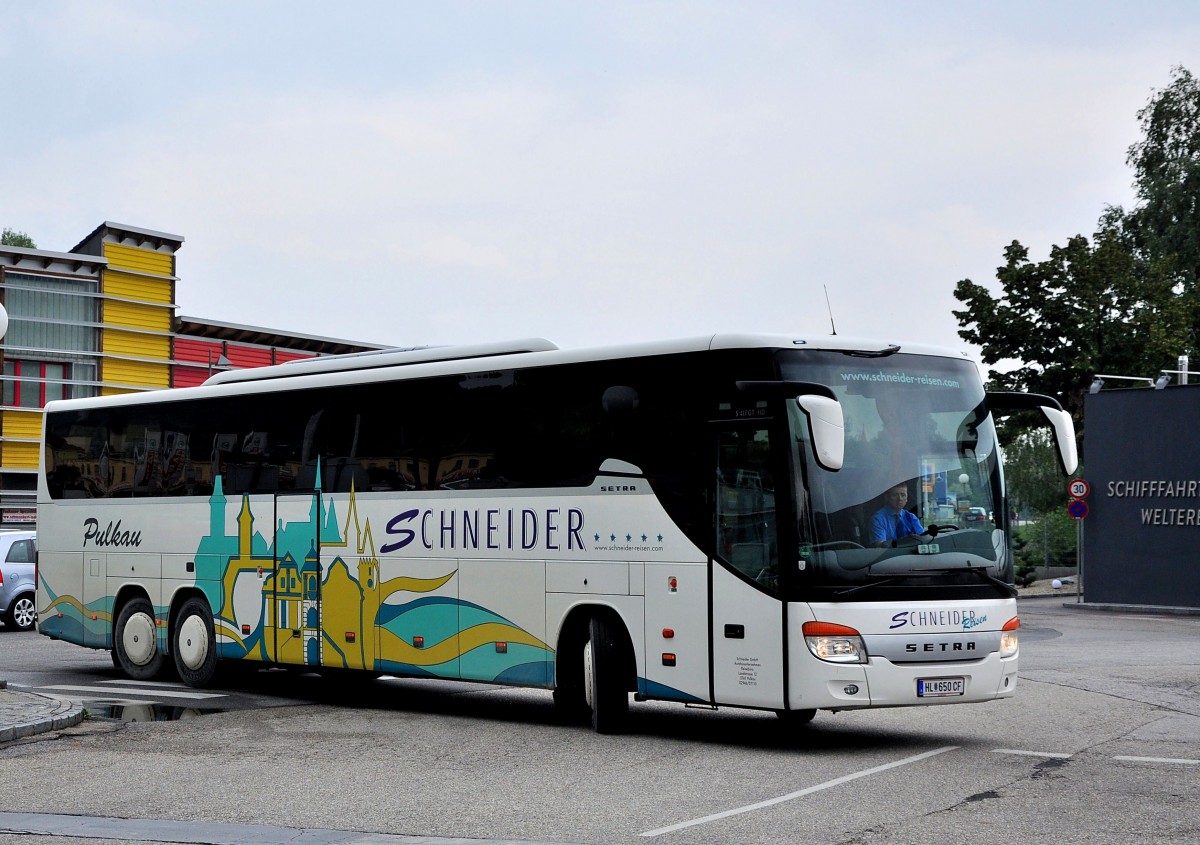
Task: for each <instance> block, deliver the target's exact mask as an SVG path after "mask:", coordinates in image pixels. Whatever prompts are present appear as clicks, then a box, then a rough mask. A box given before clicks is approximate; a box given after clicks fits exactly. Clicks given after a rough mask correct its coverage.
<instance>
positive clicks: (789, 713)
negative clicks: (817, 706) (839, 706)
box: [775, 710, 817, 728]
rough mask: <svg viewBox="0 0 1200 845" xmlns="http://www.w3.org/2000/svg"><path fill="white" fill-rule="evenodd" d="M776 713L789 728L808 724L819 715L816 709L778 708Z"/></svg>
mask: <svg viewBox="0 0 1200 845" xmlns="http://www.w3.org/2000/svg"><path fill="white" fill-rule="evenodd" d="M775 715H776V716H778V717H779V718H780V719H781V720H782V721H783V723H784V724H785V725H787V726H788V727H789V728H798V727H801V726H803V725H807V724H808V723H809V722H811V721H812V720H813V719H814V718H815V717H816V715H817V711H816V710H776V711H775Z"/></svg>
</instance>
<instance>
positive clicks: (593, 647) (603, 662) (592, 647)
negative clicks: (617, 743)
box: [583, 616, 629, 734]
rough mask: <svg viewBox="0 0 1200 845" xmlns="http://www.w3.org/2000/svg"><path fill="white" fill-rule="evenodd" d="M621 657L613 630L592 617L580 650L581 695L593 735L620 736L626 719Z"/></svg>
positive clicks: (626, 699) (626, 692) (619, 643)
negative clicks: (585, 705)
mask: <svg viewBox="0 0 1200 845" xmlns="http://www.w3.org/2000/svg"><path fill="white" fill-rule="evenodd" d="M623 653H624V650H623V649H622V648H621V640H620V638H619V635H618V633H617V629H616V628H615V626H614V625H613V624H612V623H611V622H609V621H608V620H607V619H604V618H602V617H599V616H594V617H592V620H591V623H590V624H589V626H588V640H587V643H585V644H584V646H583V695H584V700H585V701H586V702H587V706H588V707H589V708H590V709H591V711H592V729H593V730H595V731H596V733H601V734H611V733H618V732H620V731H621V730H622V729H623V728H624V727H625V722H626V719H627V718H628V716H629V691H628V690H627V689H626V684H625V672H624V669H625V667H624V666H623V665H622V662H623V659H622V655H623Z"/></svg>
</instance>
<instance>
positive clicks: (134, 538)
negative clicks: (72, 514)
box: [83, 517, 142, 548]
mask: <svg viewBox="0 0 1200 845" xmlns="http://www.w3.org/2000/svg"><path fill="white" fill-rule="evenodd" d="M89 540H90V541H91V543H92V545H94V546H97V547H100V546H103V547H108V548H122V547H124V548H132V547H136V546H140V545H141V544H142V532H141V531H122V530H121V520H119V519H118V520H117V521H116V522H115V523H113V522H109V523H108V527H107V528H105V529H104V530H103V531H101V530H100V520H98V519H94V518H92V517H89V518H88V519H85V520H84V521H83V546H84V548H87V544H88V541H89Z"/></svg>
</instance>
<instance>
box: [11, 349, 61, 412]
mask: <svg viewBox="0 0 1200 845" xmlns="http://www.w3.org/2000/svg"><path fill="white" fill-rule="evenodd" d="M69 378H70V369H69V367H68V365H67V364H63V363H51V362H49V361H19V360H18V361H14V360H8V361H5V362H4V399H3V402H4V404H5V405H7V406H9V407H15V408H44V407H45V406H46V403H47V402H49V401H50V400H51V399H66V398H69V397H70V390H69V389H68V385H66V384H65V383H64V382H65V381H67V380H68V379H69Z"/></svg>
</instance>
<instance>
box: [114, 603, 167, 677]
mask: <svg viewBox="0 0 1200 845" xmlns="http://www.w3.org/2000/svg"><path fill="white" fill-rule="evenodd" d="M113 662H114V663H115V664H117V666H119V667H120V668H121V671H122V672H124V673H125V674H126V675H128V676H129V677H130V678H132V679H133V680H135V681H149V680H151V679H153V678H154V677H155V676H157V675H158V673H159V672H161V671H162V668H163V663H165V662H166V658H164V657H163V655H162V652H160V651H159V650H158V626H157V623H156V622H155V621H154V606H153V605H152V604H150V600H149V599H145V598H142V597H141V596H138V597H137V598H132V599H130V600H129V601H127V602H125V604H124V605H123V606H122V607H121V612H120V613H119V614H118V615H117V627H116V630H115V631H114V632H113Z"/></svg>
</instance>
